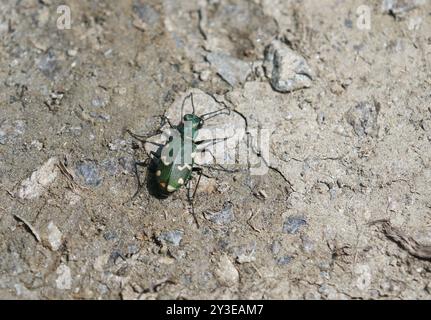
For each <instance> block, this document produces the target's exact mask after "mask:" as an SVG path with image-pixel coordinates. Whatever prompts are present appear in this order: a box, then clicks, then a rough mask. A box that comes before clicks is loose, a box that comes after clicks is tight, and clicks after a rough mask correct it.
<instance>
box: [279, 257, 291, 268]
mask: <svg viewBox="0 0 431 320" xmlns="http://www.w3.org/2000/svg"><path fill="white" fill-rule="evenodd" d="M292 260H293V257H292V256H284V257H280V258H277V260H276V261H277V264H278V265H280V266H285V265H287V264H289V263H290V262H291V261H292Z"/></svg>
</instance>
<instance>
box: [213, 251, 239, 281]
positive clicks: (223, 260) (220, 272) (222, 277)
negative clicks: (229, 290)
mask: <svg viewBox="0 0 431 320" xmlns="http://www.w3.org/2000/svg"><path fill="white" fill-rule="evenodd" d="M214 274H215V276H216V278H217V280H218V281H219V282H220V284H221V285H224V286H227V287H231V286H233V285H235V284H237V283H238V281H239V272H238V270H237V269H236V268H235V266H234V264H233V263H232V261H231V260H230V259H229V257H228V256H227V255H225V254H224V255H222V256H221V257H220V261H219V263H218V264H217V269H216V270H215V272H214Z"/></svg>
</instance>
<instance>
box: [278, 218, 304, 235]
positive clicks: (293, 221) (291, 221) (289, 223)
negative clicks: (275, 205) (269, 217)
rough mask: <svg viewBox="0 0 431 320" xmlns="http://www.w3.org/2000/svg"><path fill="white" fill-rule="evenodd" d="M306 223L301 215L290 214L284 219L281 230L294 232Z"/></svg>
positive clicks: (289, 232)
mask: <svg viewBox="0 0 431 320" xmlns="http://www.w3.org/2000/svg"><path fill="white" fill-rule="evenodd" d="M306 224H307V221H306V220H305V219H304V218H303V217H297V216H291V217H288V218H287V220H286V221H284V225H283V232H284V233H288V234H295V233H297V232H298V230H299V229H300V228H301V227H302V226H305V225H306Z"/></svg>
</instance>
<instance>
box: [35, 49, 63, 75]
mask: <svg viewBox="0 0 431 320" xmlns="http://www.w3.org/2000/svg"><path fill="white" fill-rule="evenodd" d="M37 66H38V68H39V70H40V71H42V73H43V74H44V75H45V76H47V77H48V78H52V77H53V76H54V74H55V72H56V71H57V69H58V64H57V58H56V56H55V54H54V53H53V52H52V51H48V52H47V53H46V54H45V55H44V56H43V57H42V58H41V59H40V60H39V63H38V65H37Z"/></svg>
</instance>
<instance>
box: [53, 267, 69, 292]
mask: <svg viewBox="0 0 431 320" xmlns="http://www.w3.org/2000/svg"><path fill="white" fill-rule="evenodd" d="M55 272H56V274H57V275H58V276H57V279H56V280H55V283H56V285H57V289H60V290H70V289H71V288H72V272H71V271H70V268H69V267H68V266H67V265H65V264H60V266H59V267H58V268H57V270H56V271H55Z"/></svg>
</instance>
